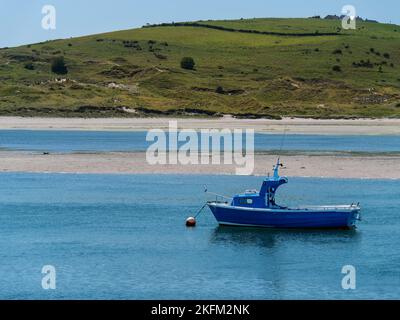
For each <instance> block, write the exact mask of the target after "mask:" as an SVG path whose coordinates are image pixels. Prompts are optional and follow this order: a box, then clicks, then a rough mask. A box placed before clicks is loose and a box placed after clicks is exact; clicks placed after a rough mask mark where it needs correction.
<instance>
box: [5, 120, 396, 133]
mask: <svg viewBox="0 0 400 320" xmlns="http://www.w3.org/2000/svg"><path fill="white" fill-rule="evenodd" d="M169 121H177V122H178V128H179V129H194V130H200V129H231V130H233V129H243V130H244V129H254V130H255V132H257V133H269V134H283V133H284V132H286V133H287V134H318V135H400V119H389V118H384V119H352V120H348V119H330V120H329V119H324V120H322V119H308V118H283V119H282V120H271V119H236V118H233V117H231V116H224V117H222V118H216V119H214V118H44V117H37V118H28V117H26V118H25V117H4V116H2V117H0V130H79V131H81V130H82V131H147V130H150V129H163V130H168V128H169Z"/></svg>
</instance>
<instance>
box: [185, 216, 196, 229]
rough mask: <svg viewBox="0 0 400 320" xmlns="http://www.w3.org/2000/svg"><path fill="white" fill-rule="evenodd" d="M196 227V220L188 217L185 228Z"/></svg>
mask: <svg viewBox="0 0 400 320" xmlns="http://www.w3.org/2000/svg"><path fill="white" fill-rule="evenodd" d="M195 225H196V219H195V218H193V217H189V218H187V219H186V227H194V226H195Z"/></svg>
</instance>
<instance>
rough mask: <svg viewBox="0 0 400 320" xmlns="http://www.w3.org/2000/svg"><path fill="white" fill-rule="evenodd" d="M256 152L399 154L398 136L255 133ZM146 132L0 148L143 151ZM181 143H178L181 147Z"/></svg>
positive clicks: (66, 135) (53, 135)
mask: <svg viewBox="0 0 400 320" xmlns="http://www.w3.org/2000/svg"><path fill="white" fill-rule="evenodd" d="M254 139H255V146H254V147H255V150H256V151H270V150H280V149H281V148H282V150H287V151H354V152H400V137H399V136H352V135H350V136H349V135H336V136H335V135H293V134H288V135H286V136H285V137H283V135H282V134H256V135H255V138H254ZM152 143H153V142H147V141H146V132H144V131H143V132H115V131H112V132H110V131H51V130H50V131H46V130H33V131H32V130H0V149H6V150H24V151H41V152H43V151H47V152H107V151H145V150H146V149H147V148H148V147H149V146H150V145H151V144H152ZM183 143H184V142H182V143H181V144H183Z"/></svg>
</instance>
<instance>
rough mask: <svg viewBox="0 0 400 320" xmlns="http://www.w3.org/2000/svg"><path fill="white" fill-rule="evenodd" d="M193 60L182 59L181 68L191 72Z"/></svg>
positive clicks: (193, 64) (188, 58) (189, 58)
mask: <svg viewBox="0 0 400 320" xmlns="http://www.w3.org/2000/svg"><path fill="white" fill-rule="evenodd" d="M195 64H196V63H195V62H194V59H193V58H192V57H183V58H182V60H181V68H182V69H187V70H193V69H194V66H195Z"/></svg>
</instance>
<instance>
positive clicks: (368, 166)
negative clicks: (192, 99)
mask: <svg viewBox="0 0 400 320" xmlns="http://www.w3.org/2000/svg"><path fill="white" fill-rule="evenodd" d="M276 158H277V156H276V155H271V154H256V155H255V168H254V174H255V175H266V173H267V171H271V167H272V164H273V163H275V161H276ZM282 161H283V162H284V164H285V168H284V169H283V170H282V174H283V175H287V176H292V177H333V178H378V179H380V178H384V179H400V170H399V168H400V156H399V155H374V156H364V155H361V156H346V155H343V156H337V155H290V156H284V157H282ZM236 167H237V166H236V165H211V164H209V165H204V164H199V165H179V164H178V165H150V164H148V162H147V161H146V155H145V153H143V152H131V153H129V152H120V153H118V152H111V153H90V154H85V153H71V154H48V155H44V154H41V153H36V154H35V153H25V152H15V151H1V152H0V172H49V173H106V174H235V172H236V170H235V169H236Z"/></svg>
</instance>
